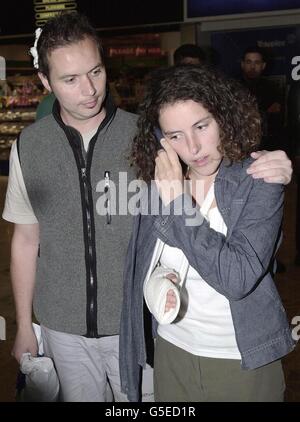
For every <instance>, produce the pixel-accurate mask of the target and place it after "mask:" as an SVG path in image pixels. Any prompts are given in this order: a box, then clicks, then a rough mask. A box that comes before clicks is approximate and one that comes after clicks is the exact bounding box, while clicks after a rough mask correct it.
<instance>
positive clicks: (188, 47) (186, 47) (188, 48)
mask: <svg viewBox="0 0 300 422" xmlns="http://www.w3.org/2000/svg"><path fill="white" fill-rule="evenodd" d="M190 57H191V58H193V59H198V60H199V63H204V62H205V53H204V51H203V50H202V48H200V47H199V46H198V45H195V44H182V45H181V46H180V47H178V48H177V50H175V52H174V64H175V65H178V64H182V63H183V62H184V59H187V58H190Z"/></svg>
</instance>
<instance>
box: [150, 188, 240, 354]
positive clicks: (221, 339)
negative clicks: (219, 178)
mask: <svg viewBox="0 0 300 422" xmlns="http://www.w3.org/2000/svg"><path fill="white" fill-rule="evenodd" d="M213 198H214V185H212V186H211V189H210V191H209V192H208V194H207V196H206V198H205V200H204V202H203V205H202V207H201V209H200V211H202V210H203V209H204V208H205V207H206V205H207V201H211V202H210V203H212V200H211V199H213ZM204 214H206V218H207V220H208V221H209V224H210V227H211V228H212V229H214V230H215V231H217V232H220V233H223V234H224V235H226V233H227V227H226V225H225V223H224V220H223V218H222V216H221V214H220V212H219V210H218V208H217V207H214V208H211V209H210V210H209V211H207V213H204ZM183 257H184V254H183V252H182V251H181V250H180V249H178V248H173V247H170V246H168V245H164V249H163V252H162V255H161V257H160V263H161V265H162V266H163V267H166V268H170V269H174V270H175V271H178V270H179V267H180V265H181V263H182V260H183ZM185 288H186V290H187V293H188V300H187V309H186V312H185V314H184V316H183V317H182V319H180V320H179V321H178V322H173V323H172V324H167V325H159V327H158V334H159V335H160V336H161V337H163V338H164V339H165V340H167V341H169V342H170V343H172V344H174V345H176V346H178V347H180V348H182V349H184V350H186V351H187V352H189V353H192V354H194V355H197V356H206V357H211V358H221V359H241V355H240V352H239V350H238V347H237V343H236V338H235V332H234V327H233V322H232V316H231V310H230V305H229V301H228V300H227V299H226V298H225V296H223V295H221V294H220V293H218V292H217V291H216V290H215V289H213V288H212V287H211V286H210V285H209V284H207V283H206V282H205V280H204V279H203V278H202V277H201V276H200V274H199V273H198V272H197V271H196V270H195V269H194V268H193V267H192V266H190V267H189V270H188V273H187V277H186V284H185Z"/></svg>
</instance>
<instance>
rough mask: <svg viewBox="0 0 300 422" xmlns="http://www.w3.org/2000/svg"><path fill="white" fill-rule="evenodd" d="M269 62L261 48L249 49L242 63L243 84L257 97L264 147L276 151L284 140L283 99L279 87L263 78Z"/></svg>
mask: <svg viewBox="0 0 300 422" xmlns="http://www.w3.org/2000/svg"><path fill="white" fill-rule="evenodd" d="M266 65H267V62H266V58H265V53H264V51H263V50H262V49H260V48H259V47H255V46H254V47H248V48H247V49H246V50H245V52H244V54H243V58H242V61H241V70H242V83H243V84H244V85H245V86H246V87H247V88H248V89H249V90H250V92H251V93H252V94H253V95H254V96H255V97H256V99H257V103H258V107H259V110H260V113H261V116H262V120H263V139H262V147H264V148H266V149H271V150H275V149H277V148H278V147H279V146H280V143H282V140H283V134H282V133H281V132H282V129H283V106H282V103H283V98H282V95H281V94H280V92H279V90H278V87H277V86H276V85H275V84H274V83H273V82H272V81H270V80H268V79H266V78H264V77H263V72H264V70H265V68H266Z"/></svg>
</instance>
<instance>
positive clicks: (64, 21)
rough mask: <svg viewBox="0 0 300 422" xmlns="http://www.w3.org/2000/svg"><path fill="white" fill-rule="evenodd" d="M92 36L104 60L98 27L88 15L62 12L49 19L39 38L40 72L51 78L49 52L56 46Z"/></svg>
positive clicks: (62, 45)
mask: <svg viewBox="0 0 300 422" xmlns="http://www.w3.org/2000/svg"><path fill="white" fill-rule="evenodd" d="M85 38H90V39H91V40H94V41H95V43H96V45H97V47H98V50H99V54H100V57H101V59H102V61H103V59H104V57H103V48H102V44H101V42H100V39H99V37H98V34H97V31H96V29H95V28H94V27H93V26H92V25H91V24H90V22H89V21H88V19H87V17H86V16H84V15H82V14H80V13H78V12H62V13H59V14H58V15H56V16H55V17H54V18H52V19H49V20H48V21H47V22H46V24H45V25H44V27H43V30H42V33H41V35H40V38H39V40H38V44H37V51H38V63H39V68H38V70H39V72H41V73H43V74H44V75H46V76H47V78H49V61H48V56H49V54H50V53H51V52H52V51H53V50H55V49H56V48H60V47H65V46H67V45H70V44H74V43H77V42H80V41H82V40H84V39H85Z"/></svg>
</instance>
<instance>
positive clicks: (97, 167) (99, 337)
mask: <svg viewBox="0 0 300 422" xmlns="http://www.w3.org/2000/svg"><path fill="white" fill-rule="evenodd" d="M37 31H38V32H37V36H39V38H38V39H37V40H36V43H35V47H33V49H32V54H33V56H34V66H35V67H36V68H37V70H38V76H39V78H40V80H41V82H42V84H43V85H44V87H45V88H46V89H47V90H48V91H49V92H51V93H53V94H54V95H55V98H56V100H55V102H54V105H53V110H52V112H51V113H49V114H48V116H46V117H44V118H43V119H39V120H38V121H36V122H35V123H34V124H32V125H31V126H29V127H27V128H26V129H24V130H23V132H22V133H21V135H20V138H19V140H18V142H17V144H14V145H13V147H12V152H11V158H10V173H9V181H8V188H7V195H6V202H5V208H4V211H3V218H4V219H6V220H8V221H11V222H13V223H15V226H14V234H13V238H12V247H11V278H12V287H13V294H14V299H15V306H16V320H17V334H16V339H15V343H14V346H13V350H12V354H13V356H15V358H16V360H17V361H18V362H19V361H20V359H21V357H22V355H23V354H24V353H27V352H29V353H31V355H33V356H36V354H37V341H36V337H35V334H34V332H33V328H32V305H33V308H34V314H35V317H36V319H37V320H38V321H39V323H40V324H41V330H42V339H43V345H44V352H45V355H46V356H48V357H51V358H52V359H53V361H54V364H55V367H56V370H57V374H58V377H59V382H60V400H62V401H74V402H77V401H105V400H106V399H107V383H109V384H110V386H111V389H112V392H113V395H114V400H115V401H127V398H126V396H125V394H123V393H122V392H121V389H120V376H119V353H118V352H119V335H118V334H119V325H120V314H121V305H122V273H123V262H124V259H125V254H126V248H127V245H128V241H129V237H130V233H131V226H132V217H131V216H130V215H119V214H117V215H113V216H111V213H112V212H111V211H110V208H109V206H108V202H107V201H108V200H109V196H108V195H109V194H110V187H111V186H112V185H113V184H114V186H115V187H116V189H119V183H121V181H120V179H119V173H121V172H123V174H126V177H127V180H128V182H130V181H131V180H133V179H134V173H133V170H132V169H131V168H130V166H129V162H128V160H127V158H126V157H127V156H128V151H129V148H130V145H131V142H132V139H133V137H134V135H135V133H136V121H137V116H135V115H134V114H131V113H127V112H125V111H123V110H121V109H118V108H116V107H115V105H114V103H113V101H112V98H111V95H110V93H109V91H108V86H107V78H106V70H105V65H104V57H103V49H102V45H101V43H100V40H99V38H98V36H97V33H96V31H95V29H94V28H93V27H92V26H91V25H90V23H89V22H88V21H87V19H86V18H85V17H84V16H82V15H80V14H78V13H64V14H59V15H57V16H56V17H55V18H53V19H51V20H49V21H48V22H47V23H46V24H45V26H44V27H43V30H42V31H40V30H37ZM48 112H49V110H48ZM104 176H105V178H104ZM101 200H103V201H102V202H101ZM102 203H104V204H103V206H100V205H101V204H102ZM105 204H106V205H105ZM117 206H118V207H119V203H118V204H117ZM149 372H150V376H149V377H148V378H147V379H148V380H149V385H147V390H146V392H147V397H146V396H145V397H146V400H151V397H153V395H152V391H153V387H152V370H151V369H149ZM144 385H145V384H144ZM144 391H145V390H144Z"/></svg>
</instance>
